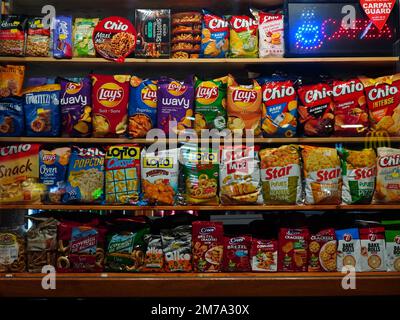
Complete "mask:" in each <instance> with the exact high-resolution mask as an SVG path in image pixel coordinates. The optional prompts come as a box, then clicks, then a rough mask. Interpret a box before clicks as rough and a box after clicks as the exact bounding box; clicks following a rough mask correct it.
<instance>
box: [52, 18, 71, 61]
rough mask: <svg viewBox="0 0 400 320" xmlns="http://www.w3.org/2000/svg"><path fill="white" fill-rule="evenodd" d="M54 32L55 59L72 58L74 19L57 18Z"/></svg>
mask: <svg viewBox="0 0 400 320" xmlns="http://www.w3.org/2000/svg"><path fill="white" fill-rule="evenodd" d="M54 23H55V25H54V31H53V57H54V58H56V59H71V58H72V17H71V16H56V18H55V20H54Z"/></svg>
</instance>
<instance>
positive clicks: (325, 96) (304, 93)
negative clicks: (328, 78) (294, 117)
mask: <svg viewBox="0 0 400 320" xmlns="http://www.w3.org/2000/svg"><path fill="white" fill-rule="evenodd" d="M297 94H298V97H299V107H298V111H299V115H300V123H301V124H302V125H303V129H304V134H305V135H306V136H316V137H323V136H330V135H331V134H332V133H333V128H334V117H335V116H334V114H333V107H334V104H333V100H332V87H331V86H330V85H329V84H327V83H318V84H315V85H306V86H301V87H300V88H299V89H298V90H297Z"/></svg>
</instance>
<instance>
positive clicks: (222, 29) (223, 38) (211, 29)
mask: <svg viewBox="0 0 400 320" xmlns="http://www.w3.org/2000/svg"><path fill="white" fill-rule="evenodd" d="M228 51H229V26H228V21H226V20H225V19H224V18H223V17H219V16H217V15H214V14H212V13H210V12H209V11H208V10H203V21H202V27H201V51H200V58H226V57H227V55H228Z"/></svg>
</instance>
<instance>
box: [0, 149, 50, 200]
mask: <svg viewBox="0 0 400 320" xmlns="http://www.w3.org/2000/svg"><path fill="white" fill-rule="evenodd" d="M39 147H40V145H39V144H13V145H8V146H2V147H0V155H1V156H0V168H2V170H1V171H2V174H1V175H0V204H17V203H22V204H24V203H26V204H28V203H40V202H41V199H42V197H43V195H44V192H45V187H44V186H43V185H42V184H40V183H39Z"/></svg>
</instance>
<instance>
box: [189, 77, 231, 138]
mask: <svg viewBox="0 0 400 320" xmlns="http://www.w3.org/2000/svg"><path fill="white" fill-rule="evenodd" d="M226 80H227V77H222V78H219V79H214V80H200V79H198V78H196V83H195V112H194V130H196V132H197V133H198V134H200V133H201V130H203V129H208V130H212V129H217V130H219V131H221V130H223V129H225V128H226Z"/></svg>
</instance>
